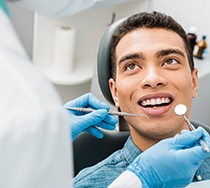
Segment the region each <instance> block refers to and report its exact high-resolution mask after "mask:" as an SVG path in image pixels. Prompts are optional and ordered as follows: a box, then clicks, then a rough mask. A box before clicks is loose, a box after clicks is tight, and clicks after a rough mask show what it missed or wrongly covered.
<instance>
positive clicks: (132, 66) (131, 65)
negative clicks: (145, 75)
mask: <svg viewBox="0 0 210 188" xmlns="http://www.w3.org/2000/svg"><path fill="white" fill-rule="evenodd" d="M138 67H139V66H138V65H137V64H136V63H133V62H130V63H127V64H126V65H125V70H128V71H130V70H134V69H137V68H138Z"/></svg>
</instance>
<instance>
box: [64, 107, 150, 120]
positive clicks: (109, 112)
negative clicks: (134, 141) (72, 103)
mask: <svg viewBox="0 0 210 188" xmlns="http://www.w3.org/2000/svg"><path fill="white" fill-rule="evenodd" d="M65 108H66V109H68V110H75V111H81V112H93V111H94V110H95V109H91V108H77V107H65ZM108 114H112V115H117V116H133V117H138V116H145V117H146V118H147V119H149V117H148V116H147V115H146V114H129V113H127V112H118V111H111V110H110V111H108Z"/></svg>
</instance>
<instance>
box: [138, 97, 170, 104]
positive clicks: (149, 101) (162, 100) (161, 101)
mask: <svg viewBox="0 0 210 188" xmlns="http://www.w3.org/2000/svg"><path fill="white" fill-rule="evenodd" d="M165 103H170V99H169V98H168V97H166V98H164V97H163V98H156V99H146V100H144V101H142V102H141V105H142V106H147V105H160V104H165Z"/></svg>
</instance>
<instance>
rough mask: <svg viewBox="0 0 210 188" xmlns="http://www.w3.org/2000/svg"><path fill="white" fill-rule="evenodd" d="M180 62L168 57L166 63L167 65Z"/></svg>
mask: <svg viewBox="0 0 210 188" xmlns="http://www.w3.org/2000/svg"><path fill="white" fill-rule="evenodd" d="M178 63H179V62H178V61H177V60H175V59H173V58H170V59H167V60H166V61H165V63H164V64H165V65H174V64H178Z"/></svg>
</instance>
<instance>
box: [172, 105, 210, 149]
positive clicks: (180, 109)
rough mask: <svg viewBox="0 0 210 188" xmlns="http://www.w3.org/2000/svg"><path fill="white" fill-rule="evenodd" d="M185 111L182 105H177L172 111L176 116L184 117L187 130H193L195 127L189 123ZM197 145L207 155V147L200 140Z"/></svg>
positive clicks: (185, 108)
mask: <svg viewBox="0 0 210 188" xmlns="http://www.w3.org/2000/svg"><path fill="white" fill-rule="evenodd" d="M186 111H187V107H186V106H185V105H184V104H178V105H177V106H176V107H175V109H174V112H175V114H176V115H178V116H183V117H184V119H185V121H186V122H187V124H188V126H189V129H190V130H194V129H195V127H194V126H193V124H192V123H190V121H189V120H188V119H187V118H186V116H185V113H186ZM199 143H200V145H201V146H202V147H203V149H204V151H205V152H207V153H208V152H209V147H208V145H207V144H206V143H205V142H204V141H203V140H202V139H200V140H199Z"/></svg>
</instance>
